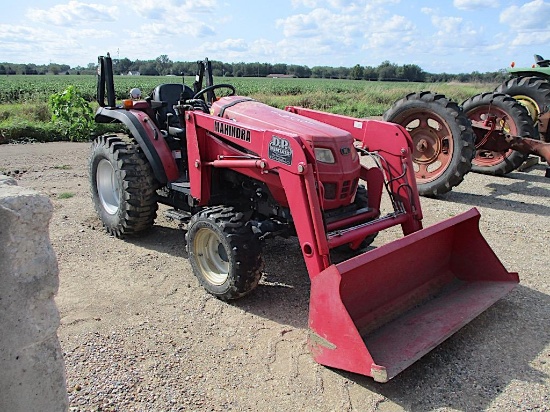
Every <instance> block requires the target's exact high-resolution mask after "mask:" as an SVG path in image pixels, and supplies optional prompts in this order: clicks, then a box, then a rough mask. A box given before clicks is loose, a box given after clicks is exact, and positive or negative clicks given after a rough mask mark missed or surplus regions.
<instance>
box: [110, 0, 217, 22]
mask: <svg viewBox="0 0 550 412" xmlns="http://www.w3.org/2000/svg"><path fill="white" fill-rule="evenodd" d="M121 3H123V4H125V7H128V8H130V9H131V10H133V11H134V12H135V13H136V14H137V15H138V16H141V17H143V18H146V19H152V20H162V21H166V19H177V20H179V21H185V22H189V23H191V22H197V20H196V18H194V17H193V15H200V14H204V13H213V12H214V11H216V9H217V6H218V2H217V0H165V1H158V0H141V1H135V0H121Z"/></svg>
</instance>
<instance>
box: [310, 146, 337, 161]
mask: <svg viewBox="0 0 550 412" xmlns="http://www.w3.org/2000/svg"><path fill="white" fill-rule="evenodd" d="M315 159H317V161H318V162H322V163H335V160H334V155H333V154H332V150H330V149H323V148H320V147H316V148H315Z"/></svg>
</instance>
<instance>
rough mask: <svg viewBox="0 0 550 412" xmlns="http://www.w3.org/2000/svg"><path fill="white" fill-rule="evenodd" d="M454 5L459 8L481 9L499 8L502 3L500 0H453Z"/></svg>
mask: <svg viewBox="0 0 550 412" xmlns="http://www.w3.org/2000/svg"><path fill="white" fill-rule="evenodd" d="M453 5H454V6H455V7H456V8H457V9H459V10H481V9H486V8H497V7H499V6H500V3H499V1H498V0H453Z"/></svg>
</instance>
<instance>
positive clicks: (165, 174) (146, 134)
mask: <svg viewBox="0 0 550 412" xmlns="http://www.w3.org/2000/svg"><path fill="white" fill-rule="evenodd" d="M95 121H96V122H97V123H113V121H114V122H120V123H123V124H124V125H125V126H126V127H127V128H128V130H129V131H130V133H131V134H132V136H133V137H134V139H136V141H137V142H138V144H139V147H140V148H141V150H143V153H144V154H145V156H146V157H147V160H148V161H149V163H150V164H151V167H152V168H153V173H154V175H155V178H156V179H157V181H158V182H159V183H161V184H166V183H168V182H173V181H175V180H176V179H177V178H178V177H179V171H178V166H177V164H176V161H175V159H174V157H173V156H172V151H171V150H170V148H169V147H168V144H167V143H166V141H165V140H164V137H163V136H162V133H161V132H160V130H159V128H158V127H157V126H156V125H155V123H154V122H153V120H152V119H151V118H150V117H149V116H148V115H147V114H146V113H144V112H142V111H139V110H132V109H130V110H126V109H109V108H105V107H100V108H99V109H98V111H97V113H96V115H95Z"/></svg>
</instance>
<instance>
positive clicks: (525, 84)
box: [495, 77, 550, 142]
mask: <svg viewBox="0 0 550 412" xmlns="http://www.w3.org/2000/svg"><path fill="white" fill-rule="evenodd" d="M495 92H496V93H505V94H509V95H510V96H512V97H513V98H514V99H516V100H517V101H518V102H519V103H520V104H521V105H522V106H524V107H525V108H526V109H527V111H528V112H529V115H530V116H531V118H532V119H533V121H534V122H535V124H538V120H539V118H540V115H541V114H543V113H546V112H547V111H548V110H550V83H548V81H547V80H544V79H541V78H540V77H514V78H512V79H510V80H508V81H506V82H504V83H503V84H501V85H500V86H498V87H497V88H496V89H495ZM539 126H540V125H539ZM541 139H542V140H544V141H546V142H550V134H548V133H547V134H541Z"/></svg>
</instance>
